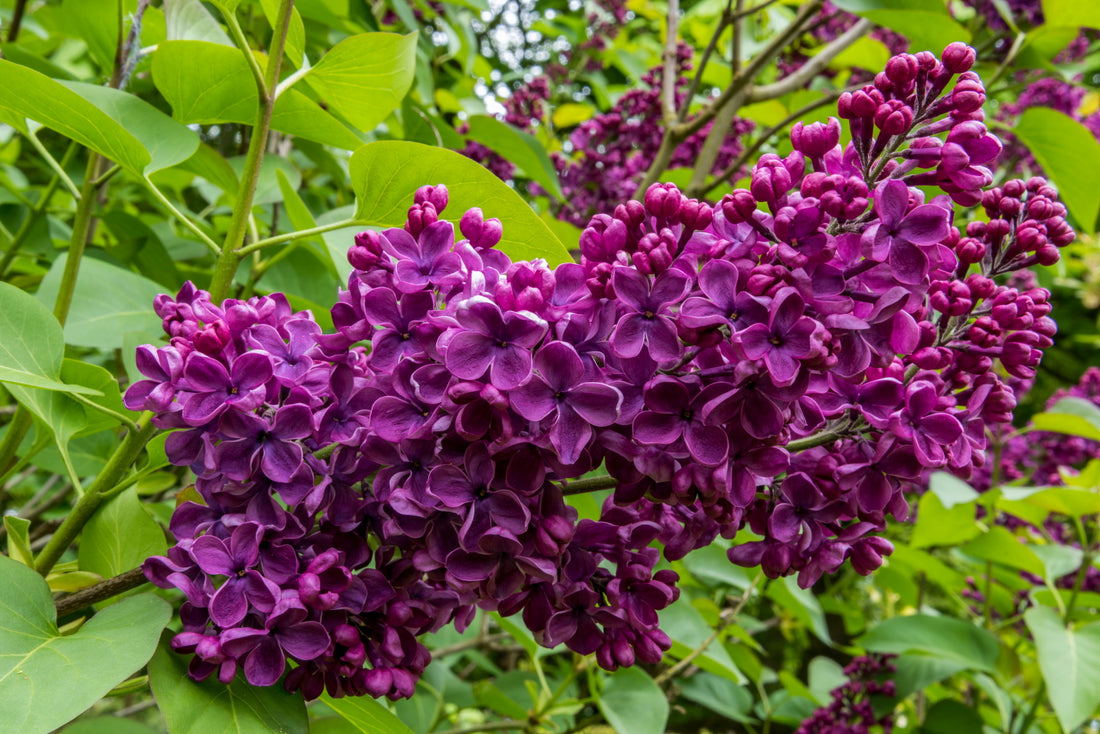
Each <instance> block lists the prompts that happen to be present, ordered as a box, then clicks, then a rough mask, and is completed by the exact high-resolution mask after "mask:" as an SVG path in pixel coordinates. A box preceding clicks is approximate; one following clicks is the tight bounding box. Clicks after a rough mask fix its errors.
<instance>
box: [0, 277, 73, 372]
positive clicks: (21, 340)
mask: <svg viewBox="0 0 1100 734" xmlns="http://www.w3.org/2000/svg"><path fill="white" fill-rule="evenodd" d="M64 355H65V337H64V334H63V332H62V329H61V324H59V323H58V322H57V319H55V318H54V316H53V314H52V313H51V312H50V310H49V309H48V308H47V307H46V306H44V305H43V304H42V303H40V301H39V300H38V299H36V298H35V297H34V296H32V295H30V294H28V293H24V292H23V291H22V290H20V289H19V288H16V287H15V286H13V285H9V284H8V283H0V366H2V367H4V368H6V369H10V370H12V371H13V372H19V373H25V374H30V375H33V376H34V377H37V378H43V379H45V380H47V381H55V382H56V381H57V379H58V378H59V377H60V376H61V360H62V359H63V358H64ZM5 382H16V381H15V380H5ZM16 384H21V383H18V382H16ZM32 387H38V386H37V385H34V386H32Z"/></svg>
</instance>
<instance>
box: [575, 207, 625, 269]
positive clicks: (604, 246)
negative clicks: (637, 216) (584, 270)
mask: <svg viewBox="0 0 1100 734" xmlns="http://www.w3.org/2000/svg"><path fill="white" fill-rule="evenodd" d="M626 237H627V230H626V224H625V223H624V222H623V220H621V219H619V218H617V217H609V216H607V215H606V214H597V215H596V216H594V217H592V221H591V222H589V223H588V227H587V228H586V229H585V230H584V231H583V232H581V237H580V245H581V255H583V256H584V257H585V258H586V259H587V260H591V261H593V262H603V263H606V262H611V261H612V260H613V259H614V258H615V253H617V252H619V251H620V250H622V249H623V248H625V247H626Z"/></svg>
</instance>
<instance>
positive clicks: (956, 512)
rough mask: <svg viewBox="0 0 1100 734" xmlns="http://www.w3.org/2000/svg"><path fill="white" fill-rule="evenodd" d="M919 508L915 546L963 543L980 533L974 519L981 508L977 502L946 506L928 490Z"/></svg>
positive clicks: (914, 533) (914, 529)
mask: <svg viewBox="0 0 1100 734" xmlns="http://www.w3.org/2000/svg"><path fill="white" fill-rule="evenodd" d="M917 507H918V509H917V524H916V526H915V527H914V528H913V538H912V540H911V541H910V543H911V545H912V546H913V547H914V548H928V547H930V546H934V545H954V544H957V543H963V542H965V541H967V540H970V539H971V538H973V537H975V536H977V535H978V533H980V532H981V528H980V527H978V524H977V523H976V522H974V518H975V517H976V514H977V510H978V508H977V505H976V504H975V503H974V502H965V503H960V504H954V505H952V506H951V507H950V508H947V507H945V506H944V503H943V501H942V500H941V499H940V498H939V497H938V496H937V495H936V494H935V493H934V492H925V493H924V495H923V496H922V497H921V498H920V503H919V504H918V506H917Z"/></svg>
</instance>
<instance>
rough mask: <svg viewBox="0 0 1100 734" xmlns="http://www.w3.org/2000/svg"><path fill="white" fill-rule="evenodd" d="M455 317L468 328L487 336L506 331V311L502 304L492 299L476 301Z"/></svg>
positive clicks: (497, 334)
mask: <svg viewBox="0 0 1100 734" xmlns="http://www.w3.org/2000/svg"><path fill="white" fill-rule="evenodd" d="M455 317H456V318H457V319H458V322H459V323H460V324H462V325H463V326H465V327H466V328H468V329H473V330H474V331H476V332H478V333H480V334H483V335H485V336H499V335H500V334H503V333H504V313H503V312H502V311H501V310H500V306H498V305H496V304H495V303H492V302H490V301H474V302H473V303H471V304H470V305H469V306H467V307H466V308H464V309H462V310H460V311H459V312H458V313H457V314H456V315H455Z"/></svg>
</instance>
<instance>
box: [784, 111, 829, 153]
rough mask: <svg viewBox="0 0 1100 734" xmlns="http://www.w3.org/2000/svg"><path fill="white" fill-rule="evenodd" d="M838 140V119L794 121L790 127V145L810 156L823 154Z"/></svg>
mask: <svg viewBox="0 0 1100 734" xmlns="http://www.w3.org/2000/svg"><path fill="white" fill-rule="evenodd" d="M839 142H840V120H838V119H836V118H835V117H830V118H829V121H828V122H827V123H821V122H814V123H811V124H809V125H803V124H802V123H801V122H796V123H795V125H794V127H793V128H791V145H793V146H794V148H795V150H798V151H801V152H803V153H805V154H806V155H808V156H810V158H817V157H820V156H823V155H825V154H826V153H828V152H829V151H830V150H832V149H833V148H835V147H836V146H837V143H839Z"/></svg>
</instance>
